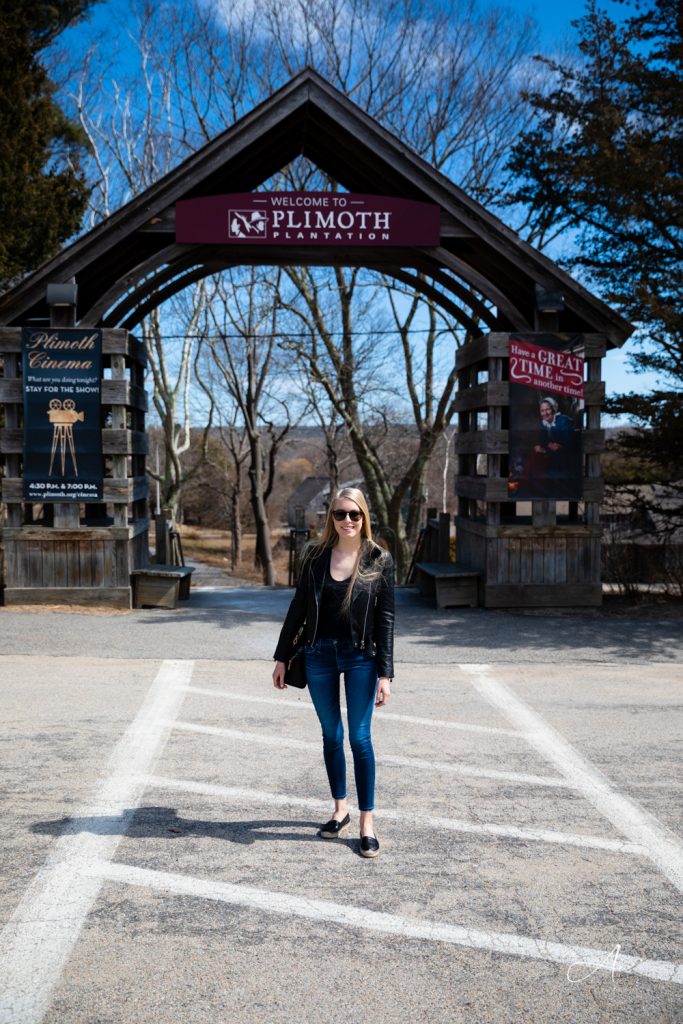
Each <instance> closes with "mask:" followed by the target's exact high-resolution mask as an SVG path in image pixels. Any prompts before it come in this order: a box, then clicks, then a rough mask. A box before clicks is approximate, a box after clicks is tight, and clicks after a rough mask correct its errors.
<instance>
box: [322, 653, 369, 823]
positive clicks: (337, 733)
mask: <svg viewBox="0 0 683 1024" xmlns="http://www.w3.org/2000/svg"><path fill="white" fill-rule="evenodd" d="M305 658H306V678H307V680H308V691H309V693H310V695H311V700H312V701H313V706H314V707H315V710H316V713H317V715H318V719H319V720H320V725H321V727H322V733H323V757H324V759H325V768H326V770H327V777H328V779H329V782H330V790H331V792H332V798H333V799H334V800H343V799H344V797H345V796H346V795H347V793H346V758H345V756H344V726H343V723H342V716H341V707H340V704H339V679H340V676H341V673H342V672H343V673H344V688H345V690H346V717H347V720H348V726H349V743H350V745H351V751H352V753H353V769H354V776H355V780H356V792H357V794H358V809H359V810H361V811H372V810H373V809H374V806H375V752H374V750H373V748H372V738H371V736H370V723H371V719H372V711H373V708H374V706H375V695H376V693H377V667H376V664H375V659H374V658H373V657H372V656H371V655H369V654H367V652H366V651H361V650H359V649H358V648H357V647H354V646H353V644H352V643H351V641H350V640H325V639H323V640H316V642H315V643H314V644H313V645H312V646H311V647H307V648H306V651H305Z"/></svg>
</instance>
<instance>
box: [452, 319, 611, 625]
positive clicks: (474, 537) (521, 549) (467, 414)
mask: <svg viewBox="0 0 683 1024" xmlns="http://www.w3.org/2000/svg"><path fill="white" fill-rule="evenodd" d="M552 326H553V324H552V322H550V321H545V322H544V323H543V327H544V331H545V329H551V328H552ZM521 333H525V334H526V333H527V332H521ZM532 338H533V335H532ZM583 340H584V346H585V356H586V359H587V367H588V379H587V381H586V383H585V389H584V391H585V404H586V429H585V430H584V432H583V444H584V462H585V469H584V473H585V475H584V479H583V508H584V514H583V521H580V518H579V514H578V512H579V507H578V503H575V504H574V507H573V508H572V509H571V510H570V511H571V512H573V515H570V516H568V517H566V519H563V520H562V521H561V522H558V516H557V504H556V502H555V501H533V502H522V503H521V504H522V505H527V504H528V505H530V506H531V516H528V515H527V516H526V517H525V516H524V515H523V514H521V513H522V510H520V514H519V515H518V507H519V503H516V502H515V501H511V500H510V498H509V496H508V480H507V478H508V472H509V450H510V449H509V427H508V424H509V402H510V385H509V383H508V381H507V380H506V379H505V378H506V376H507V371H506V366H507V357H508V351H509V335H508V334H502V333H501V334H496V333H492V334H488V335H485V336H483V337H481V338H477V339H475V340H474V341H472V342H469V343H468V344H467V345H465V346H463V348H462V349H460V351H459V352H458V356H457V368H458V381H459V385H460V386H459V391H458V395H457V399H456V409H457V412H458V425H459V430H458V435H457V437H456V440H455V446H456V453H457V455H458V469H459V476H458V478H457V480H456V494H457V495H458V499H459V500H458V516H457V518H456V560H457V563H458V564H460V565H462V566H463V568H470V569H473V570H476V571H477V572H480V573H481V574H482V576H483V585H482V587H481V597H482V603H483V604H484V605H485V606H486V607H491V608H494V607H519V608H524V607H561V606H565V607H566V606H586V607H590V606H594V605H596V604H600V602H601V600H602V588H601V583H600V526H599V519H600V501H601V498H602V486H603V484H602V476H601V467H600V451H601V449H602V445H603V431H602V430H601V429H600V411H601V407H602V403H603V400H604V384H603V383H602V381H601V380H600V360H601V358H602V356H603V355H604V351H605V338H604V337H603V336H601V335H585V336H584V339H583ZM481 376H485V377H486V380H485V381H480V377H481ZM484 412H485V413H486V420H487V429H486V430H481V429H477V427H478V418H479V416H480V415H481V413H484ZM482 456H483V457H484V460H485V467H486V468H485V472H482V471H481V470H482V469H483V466H480V467H479V469H478V468H477V458H478V457H479V459H480V460H482Z"/></svg>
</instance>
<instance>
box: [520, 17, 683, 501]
mask: <svg viewBox="0 0 683 1024" xmlns="http://www.w3.org/2000/svg"><path fill="white" fill-rule="evenodd" d="M617 2H623V0H617ZM629 6H630V7H631V11H632V13H631V15H630V16H629V17H628V18H627V19H625V20H624V21H623V23H622V24H621V25H619V26H617V25H616V24H615V23H614V22H613V21H611V20H610V19H609V18H608V17H607V15H606V14H605V13H604V12H602V11H600V10H599V9H598V8H597V7H596V4H595V3H594V2H590V3H589V4H588V8H587V14H586V16H585V17H584V18H582V19H581V20H580V21H579V22H577V23H576V24H577V25H578V27H579V30H580V33H581V37H582V41H581V44H580V49H581V52H582V54H583V60H582V61H580V62H577V63H576V64H575V65H571V66H563V65H560V64H558V63H556V62H552V61H548V60H543V63H544V64H546V65H547V66H548V67H549V68H550V69H551V71H552V73H553V75H554V83H555V87H554V88H553V89H552V90H551V91H549V92H548V93H545V94H540V93H537V94H535V95H531V96H530V97H529V99H530V100H531V103H532V105H533V107H534V108H535V110H536V114H537V117H536V120H535V123H534V124H533V126H532V127H531V128H530V129H529V131H527V132H526V133H525V134H524V135H523V136H522V137H521V139H520V140H519V143H518V144H517V146H516V147H515V150H514V156H513V159H512V162H511V170H512V172H513V174H514V175H515V176H516V177H517V179H518V185H517V187H516V188H515V191H514V195H513V196H512V197H511V198H512V201H514V202H522V203H524V204H525V205H526V206H527V207H528V208H529V209H530V211H531V213H530V224H531V225H532V233H533V236H534V238H535V240H537V241H540V242H541V243H542V242H543V240H544V238H547V237H548V236H549V234H550V233H551V231H552V233H553V235H557V233H558V232H559V231H569V232H571V231H573V232H575V233H576V234H577V236H578V241H579V246H578V252H579V254H578V255H577V256H576V257H575V258H574V259H573V260H572V261H571V265H572V266H573V268H575V269H577V268H578V269H579V270H581V271H583V273H584V276H585V277H587V278H588V280H589V281H590V282H591V283H592V284H593V285H595V286H597V290H598V291H599V292H601V294H602V295H603V296H604V297H605V299H606V300H607V301H609V302H611V303H612V304H613V305H614V306H616V307H617V308H618V309H619V310H620V311H621V312H622V313H623V314H624V315H625V316H626V317H628V319H630V320H631V321H632V322H633V323H634V324H636V325H637V326H638V328H639V331H638V334H637V335H636V338H638V339H640V343H641V344H640V348H639V351H638V352H637V354H636V355H635V356H634V359H635V362H636V364H637V365H638V366H639V367H640V368H642V369H649V370H656V371H658V372H659V373H660V374H661V375H662V384H663V386H662V387H661V388H660V389H659V390H657V391H655V392H652V393H651V394H650V395H638V394H628V395H619V396H617V397H616V398H613V399H612V400H611V401H610V402H609V405H608V408H609V410H610V411H611V412H615V413H627V414H629V415H630V416H631V417H632V419H633V421H634V422H635V424H636V426H637V427H638V429H637V430H636V431H634V432H632V433H629V435H627V436H625V437H624V438H623V439H622V443H623V445H624V446H625V447H626V450H627V451H631V452H632V453H633V455H634V456H636V457H637V458H638V459H643V458H645V460H646V461H647V463H648V464H649V465H650V467H654V468H655V470H656V475H657V476H658V478H659V479H660V480H661V481H663V482H668V481H675V480H681V479H683V417H682V416H681V415H680V411H681V398H680V394H679V389H680V385H681V383H682V382H683V301H682V299H683V294H682V293H683V216H682V212H683V211H682V207H683V203H682V201H681V200H682V198H683V178H682V177H681V170H682V167H681V163H682V159H681V141H682V134H683V117H682V114H683V82H682V80H681V79H682V76H681V65H682V63H683V45H682V39H681V35H682V29H683V8H681V6H680V3H679V2H677V0H636V2H635V3H634V4H632V5H629ZM539 59H540V58H539ZM679 512H680V510H679Z"/></svg>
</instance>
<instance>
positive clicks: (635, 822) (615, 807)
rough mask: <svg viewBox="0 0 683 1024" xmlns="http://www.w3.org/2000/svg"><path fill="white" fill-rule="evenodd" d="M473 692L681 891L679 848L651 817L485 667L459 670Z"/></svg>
mask: <svg viewBox="0 0 683 1024" xmlns="http://www.w3.org/2000/svg"><path fill="white" fill-rule="evenodd" d="M460 668H461V670H462V671H463V672H464V673H466V674H467V675H468V676H469V677H470V679H471V682H472V685H473V686H474V687H475V689H476V690H477V691H478V692H479V693H480V694H481V696H482V697H483V698H484V700H486V701H488V703H489V704H491V705H492V706H493V707H495V708H496V710H497V711H502V713H503V714H504V715H505V716H506V718H507V719H508V720H509V721H510V722H512V723H513V725H514V726H515V727H516V728H517V729H520V730H521V731H523V732H524V734H525V736H526V739H527V741H528V742H529V744H530V745H531V746H532V747H534V748H535V749H536V750H537V751H538V752H539V753H540V754H542V755H543V757H545V758H546V760H547V761H549V762H550V763H551V764H553V765H554V766H555V767H556V768H557V770H558V771H559V772H561V773H562V775H563V776H564V777H565V779H566V780H567V782H568V783H569V784H570V785H571V786H572V787H573V788H574V789H575V790H576V791H577V792H579V793H581V795H582V796H584V797H585V798H586V800H588V801H589V802H590V803H591V804H593V806H594V807H596V808H597V809H598V810H599V811H600V813H601V814H603V815H604V816H605V818H607V820H608V821H611V822H612V824H613V825H614V826H615V828H617V829H618V830H619V831H620V832H621V834H622V835H624V836H626V837H627V838H628V839H629V840H631V842H634V843H637V844H638V845H640V846H642V847H644V848H645V850H646V851H647V856H648V857H649V859H650V860H651V861H652V862H653V863H654V864H656V865H657V867H658V868H659V870H660V871H661V872H662V873H663V874H664V875H665V876H666V877H667V878H668V879H669V881H670V882H672V883H673V885H675V886H676V888H677V889H678V890H683V843H681V842H680V840H679V839H678V837H677V836H676V835H674V833H673V832H671V831H670V830H669V829H668V828H667V827H666V826H665V825H664V824H663V823H662V822H661V821H659V820H658V819H657V818H655V816H654V815H652V814H650V813H649V812H648V811H646V810H645V809H644V808H643V807H641V806H640V804H638V803H636V801H635V800H632V799H631V798H630V797H627V796H625V795H624V794H623V793H619V792H617V791H616V790H615V789H614V787H613V786H612V784H611V783H610V782H609V780H608V779H607V778H606V776H605V775H603V774H602V772H601V771H600V770H599V769H598V768H596V767H595V765H593V764H591V762H590V761H588V760H587V759H586V758H585V757H583V755H582V754H580V753H579V752H578V751H577V750H575V749H574V747H572V746H571V744H570V743H568V742H567V740H566V739H565V738H564V736H562V735H561V734H560V733H559V732H558V731H557V730H556V729H554V728H553V727H552V726H551V725H549V724H548V722H546V721H545V720H544V719H543V718H542V717H541V715H539V714H538V712H537V711H534V710H533V709H532V708H530V707H529V706H528V704H525V703H524V701H523V700H521V699H520V698H519V697H518V696H517V695H516V694H515V693H513V691H512V690H511V689H510V688H509V687H508V686H505V685H504V684H503V683H501V682H500V681H498V680H496V679H495V678H494V676H493V670H492V668H491V667H490V666H488V665H461V666H460Z"/></svg>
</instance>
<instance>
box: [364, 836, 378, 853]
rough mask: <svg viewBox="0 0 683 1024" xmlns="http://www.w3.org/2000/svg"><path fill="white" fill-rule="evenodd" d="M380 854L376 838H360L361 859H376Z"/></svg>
mask: <svg viewBox="0 0 683 1024" xmlns="http://www.w3.org/2000/svg"><path fill="white" fill-rule="evenodd" d="M378 853H379V843H378V842H377V840H376V839H375V837H374V836H361V837H360V855H361V857H376V856H377V854H378Z"/></svg>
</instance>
